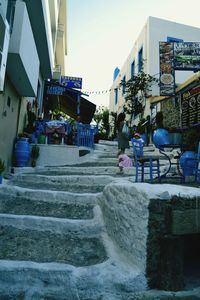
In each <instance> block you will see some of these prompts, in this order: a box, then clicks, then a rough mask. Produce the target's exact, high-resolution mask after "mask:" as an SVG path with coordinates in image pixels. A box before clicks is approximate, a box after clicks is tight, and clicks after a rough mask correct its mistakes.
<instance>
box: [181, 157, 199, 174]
mask: <svg viewBox="0 0 200 300" xmlns="http://www.w3.org/2000/svg"><path fill="white" fill-rule="evenodd" d="M196 157H197V153H195V152H194V151H185V152H184V153H183V154H182V155H181V157H180V166H181V169H182V171H183V175H184V176H192V175H194V171H195V168H196V164H197V162H196V161H195V160H188V158H189V159H191V158H196Z"/></svg>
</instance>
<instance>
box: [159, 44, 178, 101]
mask: <svg viewBox="0 0 200 300" xmlns="http://www.w3.org/2000/svg"><path fill="white" fill-rule="evenodd" d="M159 51H160V54H159V56H160V95H161V96H172V95H174V94H175V76H174V75H175V73H174V44H173V43H169V42H160V43H159Z"/></svg>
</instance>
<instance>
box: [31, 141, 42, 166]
mask: <svg viewBox="0 0 200 300" xmlns="http://www.w3.org/2000/svg"><path fill="white" fill-rule="evenodd" d="M39 155H40V148H39V146H38V145H33V147H32V149H31V166H32V167H33V168H34V167H35V166H36V161H37V159H38V157H39Z"/></svg>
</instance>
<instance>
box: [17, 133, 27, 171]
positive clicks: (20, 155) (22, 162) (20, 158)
mask: <svg viewBox="0 0 200 300" xmlns="http://www.w3.org/2000/svg"><path fill="white" fill-rule="evenodd" d="M15 158H16V166H17V167H26V166H27V164H28V161H29V158H30V145H29V142H28V139H27V138H20V139H19V140H18V141H17V143H16V144H15Z"/></svg>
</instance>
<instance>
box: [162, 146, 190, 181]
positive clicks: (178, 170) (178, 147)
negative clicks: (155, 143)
mask: <svg viewBox="0 0 200 300" xmlns="http://www.w3.org/2000/svg"><path fill="white" fill-rule="evenodd" d="M187 147H188V145H186V144H166V145H160V146H159V152H160V153H161V154H163V155H164V156H165V157H166V158H167V160H168V161H169V167H168V169H167V171H166V172H165V173H164V174H162V175H161V179H162V178H179V179H180V180H181V182H185V176H184V175H183V173H182V172H181V170H180V164H179V160H180V157H181V154H182V153H183V152H184V151H185V149H186V148H187ZM165 149H168V150H170V152H172V151H173V150H175V149H177V150H178V149H180V151H181V152H180V153H179V152H177V155H176V156H174V157H173V159H176V162H172V161H171V159H172V158H171V157H170V156H169V155H168V154H167V153H166V152H165ZM173 165H175V166H176V169H177V173H178V177H174V175H172V176H167V174H168V173H170V171H171V169H172V166H173Z"/></svg>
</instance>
